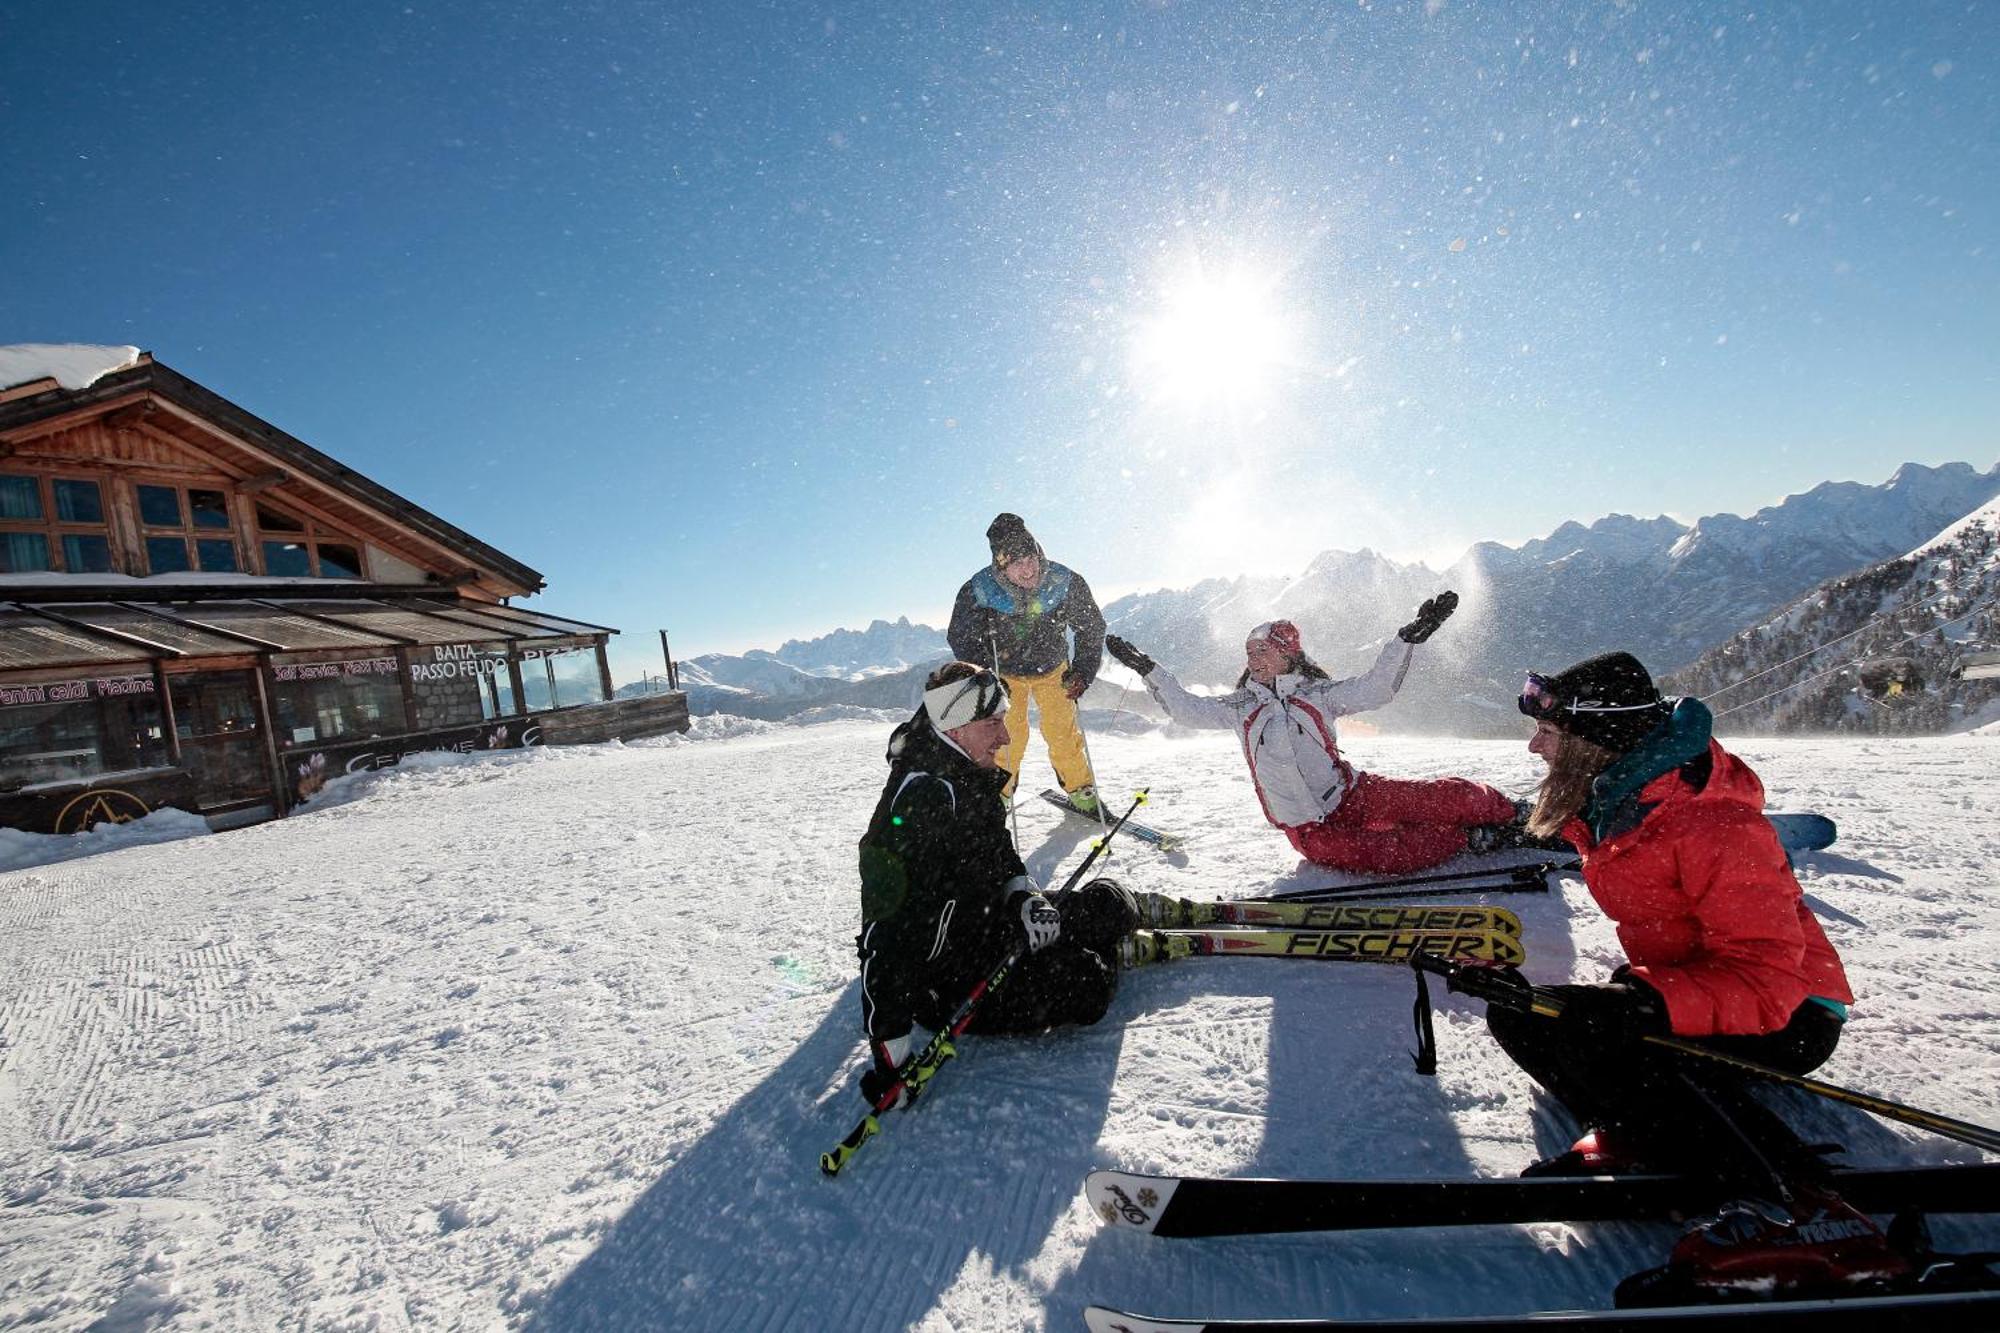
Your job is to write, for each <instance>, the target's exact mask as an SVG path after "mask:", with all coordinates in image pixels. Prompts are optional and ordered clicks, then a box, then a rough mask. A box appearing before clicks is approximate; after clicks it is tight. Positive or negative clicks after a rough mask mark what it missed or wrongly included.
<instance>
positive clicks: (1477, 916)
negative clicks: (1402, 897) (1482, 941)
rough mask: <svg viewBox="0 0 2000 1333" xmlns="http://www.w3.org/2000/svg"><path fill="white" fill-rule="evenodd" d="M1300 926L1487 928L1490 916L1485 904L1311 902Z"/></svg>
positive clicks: (1338, 927)
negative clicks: (1385, 905) (1427, 905)
mask: <svg viewBox="0 0 2000 1333" xmlns="http://www.w3.org/2000/svg"><path fill="white" fill-rule="evenodd" d="M1299 924H1300V925H1301V926H1316V927H1321V928H1323V929H1327V930H1398V931H1407V930H1423V931H1451V930H1489V929H1491V928H1492V924H1493V917H1492V915H1491V913H1490V911H1489V910H1488V909H1487V908H1484V907H1359V906H1356V905H1354V904H1352V903H1314V904H1311V905H1309V906H1308V908H1307V910H1306V913H1305V918H1304V919H1303V920H1302V921H1300V922H1299Z"/></svg>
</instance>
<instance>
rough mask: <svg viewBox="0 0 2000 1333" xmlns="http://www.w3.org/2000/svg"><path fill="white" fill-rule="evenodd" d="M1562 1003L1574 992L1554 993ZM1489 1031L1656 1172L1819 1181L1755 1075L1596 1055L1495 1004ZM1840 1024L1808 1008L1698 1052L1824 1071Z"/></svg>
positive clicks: (1665, 1058)
mask: <svg viewBox="0 0 2000 1333" xmlns="http://www.w3.org/2000/svg"><path fill="white" fill-rule="evenodd" d="M1550 989H1552V990H1553V991H1554V992H1555V993H1556V994H1557V995H1562V994H1564V992H1566V991H1569V990H1573V989H1576V988H1574V987H1569V986H1555V987H1551V988H1550ZM1486 1023H1487V1027H1488V1028H1489V1029H1490V1030H1491V1031H1492V1033H1493V1036H1494V1039H1495V1040H1497V1041H1498V1042H1499V1043H1500V1045H1501V1048H1502V1049H1504V1050H1505V1051H1506V1052H1507V1054H1508V1055H1510V1056H1512V1057H1513V1059H1514V1063H1516V1064H1518V1065H1520V1066H1521V1068H1522V1069H1524V1070H1526V1071H1527V1073H1528V1075H1529V1077H1531V1078H1533V1079H1534V1080H1535V1082H1537V1083H1539V1084H1541V1085H1542V1087H1544V1088H1546V1089H1547V1090H1548V1091H1549V1093H1550V1094H1551V1095H1553V1096H1554V1097H1555V1098H1556V1100H1557V1101H1559V1102H1561V1103H1562V1104H1563V1105H1564V1106H1566V1107H1568V1108H1569V1111H1570V1113H1571V1114H1573V1115H1574V1116H1575V1117H1576V1118H1577V1120H1578V1121H1579V1122H1581V1123H1582V1124H1583V1125H1584V1126H1585V1127H1586V1128H1590V1129H1601V1130H1606V1131H1609V1132H1610V1133H1611V1134H1612V1135H1614V1136H1615V1137H1617V1138H1618V1139H1619V1140H1621V1141H1622V1142H1626V1143H1629V1144H1630V1145H1631V1147H1632V1149H1633V1150H1634V1151H1636V1152H1637V1153H1638V1154H1639V1155H1640V1156H1641V1157H1643V1158H1644V1159H1645V1160H1646V1162H1647V1164H1648V1165H1649V1166H1657V1167H1658V1168H1659V1169H1662V1170H1668V1171H1685V1172H1688V1173H1690V1174H1699V1175H1705V1176H1709V1177H1711V1178H1715V1179H1720V1180H1722V1181H1724V1182H1726V1183H1727V1184H1729V1185H1731V1186H1732V1187H1739V1186H1740V1187H1742V1188H1744V1189H1745V1190H1747V1191H1750V1192H1755V1193H1761V1192H1763V1191H1765V1190H1767V1189H1768V1188H1769V1187H1770V1185H1771V1183H1772V1181H1773V1178H1774V1177H1779V1178H1795V1177H1796V1176H1797V1175H1798V1174H1799V1173H1801V1172H1804V1173H1806V1174H1808V1175H1811V1174H1815V1173H1816V1169H1817V1159H1816V1158H1815V1157H1814V1155H1813V1154H1812V1153H1811V1152H1810V1151H1809V1150H1808V1149H1807V1148H1806V1147H1805V1145H1804V1143H1803V1142H1802V1141H1801V1140H1800V1139H1799V1137H1798V1136H1797V1135H1796V1134H1794V1133H1793V1132H1792V1130H1791V1128H1790V1127H1789V1126H1788V1125H1786V1124H1785V1123H1784V1121H1783V1120H1781V1119H1779V1118H1778V1116H1777V1115H1775V1114H1773V1113H1772V1112H1771V1111H1770V1110H1769V1108H1767V1107H1765V1106H1764V1105H1763V1104H1762V1103H1761V1102H1759V1101H1758V1100H1757V1099H1756V1098H1755V1097H1753V1096H1751V1095H1750V1092H1749V1085H1750V1084H1751V1083H1752V1082H1754V1081H1755V1080H1756V1075H1754V1074H1747V1073H1744V1072H1742V1071H1740V1070H1735V1069H1731V1068H1730V1067H1729V1066H1727V1065H1724V1064H1720V1063H1718V1062H1715V1061H1712V1060H1703V1059H1701V1058H1700V1057H1698V1056H1691V1055H1683V1054H1681V1053H1680V1052H1677V1051H1671V1050H1667V1049H1666V1048H1664V1047H1660V1046H1654V1045H1651V1044H1649V1043H1646V1042H1643V1041H1639V1042H1628V1043H1617V1044H1611V1045H1603V1046H1597V1047H1584V1046H1579V1045H1577V1044H1575V1043H1574V1042H1572V1041H1571V1040H1569V1034H1568V1032H1567V1031H1566V1030H1565V1029H1564V1028H1563V1027H1562V1025H1561V1024H1559V1023H1556V1022H1553V1021H1551V1020H1550V1019H1547V1018H1544V1017H1542V1016H1540V1015H1537V1014H1532V1013H1524V1012H1521V1011H1519V1010H1513V1009H1504V1008H1502V1007H1501V1006H1499V1005H1491V1006H1489V1007H1488V1008H1487V1011H1486ZM1840 1029H1841V1020H1840V1018H1839V1016H1838V1015H1836V1014H1835V1013H1834V1012H1833V1011H1832V1010H1831V1009H1828V1008H1827V1007H1826V1006H1825V1005H1823V1004H1819V1003H1817V1002H1816V1001H1812V1000H1808V1001H1806V1002H1805V1003H1804V1004H1802V1005H1800V1006H1799V1007H1798V1009H1797V1010H1796V1011H1795V1012H1794V1013H1793V1014H1792V1018H1791V1021H1790V1022H1789V1023H1787V1024H1786V1025H1785V1026H1784V1027H1783V1028H1780V1029H1779V1030H1778V1031H1776V1032H1769V1033H1764V1034H1762V1035H1760V1036H1747V1037H1699V1038H1694V1039H1692V1040H1694V1041H1695V1042H1696V1043H1697V1044H1699V1045H1702V1046H1707V1047H1710V1048H1711V1049H1713V1050H1716V1051H1718V1052H1721V1053H1723V1054H1726V1055H1733V1056H1736V1057H1737V1058H1739V1059H1743V1060H1751V1061H1754V1062H1756V1063H1757V1064H1760V1065H1767V1066H1769V1067H1770V1068H1773V1069H1777V1070H1782V1071H1783V1072H1785V1073H1787V1074H1807V1073H1810V1072H1811V1071H1813V1070H1815V1069H1817V1068H1819V1067H1820V1066H1821V1065H1822V1064H1824V1063H1826V1059H1827V1057H1828V1056H1830V1055H1832V1054H1833V1049H1834V1047H1835V1046H1836V1045H1837V1044H1838V1043H1839V1041H1840Z"/></svg>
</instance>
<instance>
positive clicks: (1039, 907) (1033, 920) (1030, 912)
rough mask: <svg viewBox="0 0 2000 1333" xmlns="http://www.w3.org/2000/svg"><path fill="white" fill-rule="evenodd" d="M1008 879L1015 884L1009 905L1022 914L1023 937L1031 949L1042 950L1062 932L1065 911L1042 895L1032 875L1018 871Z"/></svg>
mask: <svg viewBox="0 0 2000 1333" xmlns="http://www.w3.org/2000/svg"><path fill="white" fill-rule="evenodd" d="M1008 882H1009V883H1010V884H1012V885H1013V886H1015V887H1014V889H1013V891H1012V892H1010V893H1009V894H1008V895H1007V908H1008V910H1009V911H1011V912H1014V913H1015V914H1017V915H1018V916H1019V917H1020V918H1021V939H1022V942H1023V943H1025V944H1026V945H1027V946H1028V952H1029V953H1039V952H1040V951H1041V950H1043V949H1046V948H1048V947H1049V946H1050V945H1051V944H1054V943H1055V942H1056V939H1057V938H1058V937H1059V936H1060V935H1061V934H1062V913H1061V912H1058V911H1057V910H1056V909H1055V908H1054V907H1053V906H1052V905H1051V904H1050V903H1049V900H1048V899H1047V898H1044V897H1042V893H1041V890H1040V889H1038V888H1035V887H1033V885H1034V883H1035V881H1034V880H1032V879H1030V878H1028V876H1026V875H1016V876H1014V878H1013V879H1012V880H1010V881H1008Z"/></svg>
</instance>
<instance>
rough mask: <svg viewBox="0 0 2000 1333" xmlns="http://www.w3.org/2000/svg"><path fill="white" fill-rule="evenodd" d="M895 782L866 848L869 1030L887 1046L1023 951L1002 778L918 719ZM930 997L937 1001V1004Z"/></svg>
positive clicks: (893, 749) (902, 733) (908, 733)
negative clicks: (1018, 948)
mask: <svg viewBox="0 0 2000 1333" xmlns="http://www.w3.org/2000/svg"><path fill="white" fill-rule="evenodd" d="M888 759H889V782H888V785H887V786H886V787H884V788H883V789H882V799H881V800H880V801H879V802H878V803H877V804H876V806H875V815H874V818H872V819H871V820H869V822H868V832H867V833H865V834H864V835H862V838H861V935H860V937H859V938H858V940H857V941H856V942H857V944H858V945H859V947H860V953H861V1012H862V1023H863V1025H864V1026H865V1027H866V1029H867V1032H868V1035H869V1037H870V1039H871V1040H875V1041H892V1040H894V1039H895V1038H897V1037H900V1036H902V1035H903V1034H904V1033H906V1032H908V1031H909V1030H910V1025H911V1021H912V1015H913V1014H917V1013H935V1012H937V1010H938V1009H939V1008H940V1006H941V1007H942V1008H943V1009H944V1010H945V1011H949V1010H951V1009H953V1008H955V1007H956V1006H957V1004H958V1002H959V1001H960V1000H962V999H964V998H965V996H966V994H967V993H968V992H969V991H971V989H972V987H973V985H974V984H975V983H977V982H978V981H979V980H980V979H981V978H983V977H985V976H986V974H987V973H989V972H991V971H992V970H993V968H994V967H996V966H997V965H998V964H999V962H1000V960H1001V958H1002V957H1003V956H1005V953H1006V951H1007V949H1008V948H1009V947H1011V945H1012V944H1013V943H1016V942H1018V941H1017V940H1016V938H1015V937H1016V936H1018V935H1019V934H1020V921H1019V919H1018V917H1017V916H1015V915H1014V914H1012V913H1010V912H1008V911H1007V898H1008V892H1009V891H1008V888H1007V882H1008V881H1009V880H1011V879H1013V878H1014V877H1015V876H1016V875H1023V874H1026V873H1027V867H1026V866H1024V865H1022V864H1021V858H1020V856H1019V855H1018V854H1017V853H1016V852H1015V850H1014V843H1013V840H1012V839H1011V838H1010V837H1008V834H1007V813H1006V807H1005V805H1004V804H1003V803H1002V802H1001V799H1000V790H1001V788H1002V787H1004V786H1006V783H1007V773H1006V770H1004V769H983V768H980V767H979V766H978V765H977V764H975V763H973V762H972V761H971V760H970V759H968V758H966V757H965V755H963V754H961V753H960V752H959V751H958V750H956V749H954V748H953V747H952V746H951V745H950V744H948V743H947V742H946V741H945V740H944V739H943V738H942V737H940V736H939V735H938V734H937V732H936V731H935V730H933V729H932V727H931V724H930V719H929V718H927V717H926V716H925V715H924V714H923V713H922V712H919V713H918V714H917V715H916V716H915V717H913V718H911V719H910V720H909V721H908V722H905V723H904V724H903V725H902V726H900V727H898V728H897V729H896V733H895V735H893V736H891V737H890V738H889V754H888ZM933 997H934V998H933Z"/></svg>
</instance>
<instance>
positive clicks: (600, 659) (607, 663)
mask: <svg viewBox="0 0 2000 1333" xmlns="http://www.w3.org/2000/svg"><path fill="white" fill-rule="evenodd" d="M597 675H598V678H599V679H600V680H602V681H603V682H604V697H605V698H606V699H609V698H611V697H613V695H614V694H615V693H616V692H615V691H614V690H613V689H612V688H611V659H610V658H609V657H607V656H605V653H604V638H603V636H602V635H600V636H599V637H598V640H597Z"/></svg>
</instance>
